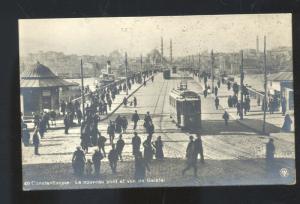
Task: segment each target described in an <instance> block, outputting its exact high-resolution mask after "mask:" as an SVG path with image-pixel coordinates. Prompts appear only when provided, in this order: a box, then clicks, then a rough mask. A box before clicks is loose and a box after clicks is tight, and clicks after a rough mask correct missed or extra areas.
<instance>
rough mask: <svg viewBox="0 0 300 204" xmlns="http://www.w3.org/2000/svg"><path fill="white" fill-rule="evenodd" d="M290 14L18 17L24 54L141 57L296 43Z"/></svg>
mask: <svg viewBox="0 0 300 204" xmlns="http://www.w3.org/2000/svg"><path fill="white" fill-rule="evenodd" d="M291 23H292V21H291V14H250V15H249V14H243V15H201V16H165V17H122V18H116V17H115V18H68V19H67V18H65V19H63V18H62V19H21V20H19V48H20V56H21V57H22V56H25V55H26V54H28V53H35V52H38V51H57V52H64V53H65V54H77V55H108V54H109V53H110V52H112V51H113V50H119V51H121V52H125V51H126V52H127V53H128V55H130V56H140V55H141V54H146V53H148V52H150V51H151V50H152V49H155V48H156V49H159V50H160V42H161V37H163V39H164V55H167V56H168V55H169V52H170V51H169V46H170V39H172V42H173V56H174V57H178V56H186V55H191V54H197V53H199V52H203V51H205V50H208V51H210V50H212V49H213V50H214V52H236V51H239V50H241V49H247V48H254V49H255V48H256V36H258V37H259V48H260V50H262V49H263V36H264V35H265V36H266V38H267V49H271V48H275V47H278V46H290V47H291V46H292V26H291Z"/></svg>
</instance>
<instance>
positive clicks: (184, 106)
mask: <svg viewBox="0 0 300 204" xmlns="http://www.w3.org/2000/svg"><path fill="white" fill-rule="evenodd" d="M169 104H170V118H172V119H173V121H174V122H175V123H176V125H177V126H178V127H180V128H181V129H182V130H190V131H197V130H199V129H200V128H201V98H200V95H199V94H197V93H196V92H193V91H190V90H188V89H187V88H186V87H182V85H180V88H177V89H173V90H172V91H171V92H170V94H169Z"/></svg>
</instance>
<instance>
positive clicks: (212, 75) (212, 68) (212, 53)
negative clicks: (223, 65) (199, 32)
mask: <svg viewBox="0 0 300 204" xmlns="http://www.w3.org/2000/svg"><path fill="white" fill-rule="evenodd" d="M210 78H211V93H215V86H214V51H213V50H211V74H210Z"/></svg>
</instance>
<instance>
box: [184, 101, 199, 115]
mask: <svg viewBox="0 0 300 204" xmlns="http://www.w3.org/2000/svg"><path fill="white" fill-rule="evenodd" d="M199 111H200V105H199V102H198V101H189V102H186V104H185V112H186V113H198V112H199Z"/></svg>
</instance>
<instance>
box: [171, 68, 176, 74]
mask: <svg viewBox="0 0 300 204" xmlns="http://www.w3.org/2000/svg"><path fill="white" fill-rule="evenodd" d="M172 73H173V74H176V73H177V67H175V66H174V67H172Z"/></svg>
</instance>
